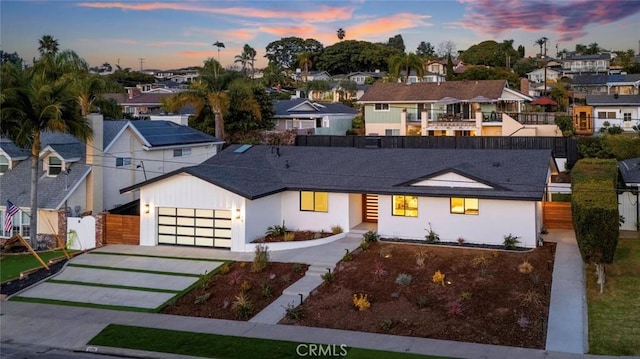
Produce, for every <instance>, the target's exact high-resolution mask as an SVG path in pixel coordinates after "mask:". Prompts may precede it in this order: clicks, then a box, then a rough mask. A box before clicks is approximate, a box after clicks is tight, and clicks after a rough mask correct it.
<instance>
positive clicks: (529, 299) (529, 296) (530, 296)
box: [518, 289, 542, 307]
mask: <svg viewBox="0 0 640 359" xmlns="http://www.w3.org/2000/svg"><path fill="white" fill-rule="evenodd" d="M518 299H520V301H521V302H520V305H521V306H523V307H526V306H536V307H537V306H540V305H541V304H542V296H541V295H540V294H538V292H536V291H535V290H532V289H530V290H528V291H526V292H525V293H521V294H519V295H518Z"/></svg>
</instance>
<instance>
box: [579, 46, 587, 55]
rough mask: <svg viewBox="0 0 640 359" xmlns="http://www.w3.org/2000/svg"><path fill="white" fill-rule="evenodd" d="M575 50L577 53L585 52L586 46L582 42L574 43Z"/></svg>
mask: <svg viewBox="0 0 640 359" xmlns="http://www.w3.org/2000/svg"><path fill="white" fill-rule="evenodd" d="M576 52H577V53H579V54H586V53H587V47H586V46H585V45H583V44H576Z"/></svg>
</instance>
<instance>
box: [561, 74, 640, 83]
mask: <svg viewBox="0 0 640 359" xmlns="http://www.w3.org/2000/svg"><path fill="white" fill-rule="evenodd" d="M636 81H640V74H627V75H622V74H614V75H575V76H573V83H572V84H573V85H604V84H607V83H616V82H636Z"/></svg>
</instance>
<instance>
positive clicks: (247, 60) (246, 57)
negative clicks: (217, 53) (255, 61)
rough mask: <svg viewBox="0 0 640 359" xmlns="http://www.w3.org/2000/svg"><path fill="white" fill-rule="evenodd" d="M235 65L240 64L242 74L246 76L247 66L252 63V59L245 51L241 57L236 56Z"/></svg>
mask: <svg viewBox="0 0 640 359" xmlns="http://www.w3.org/2000/svg"><path fill="white" fill-rule="evenodd" d="M233 63H234V64H237V63H240V66H241V68H242V73H243V74H245V75H246V74H247V65H249V64H250V63H251V58H250V57H249V54H247V53H246V52H244V51H243V52H242V53H241V54H240V55H236V56H235V60H234V61H233Z"/></svg>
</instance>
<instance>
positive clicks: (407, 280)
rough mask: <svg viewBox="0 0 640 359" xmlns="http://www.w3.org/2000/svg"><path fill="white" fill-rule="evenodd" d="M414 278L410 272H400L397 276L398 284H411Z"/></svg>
mask: <svg viewBox="0 0 640 359" xmlns="http://www.w3.org/2000/svg"><path fill="white" fill-rule="evenodd" d="M412 280H413V277H412V276H411V275H410V274H407V273H400V274H398V276H397V277H396V284H400V285H409V284H411V281H412Z"/></svg>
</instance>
